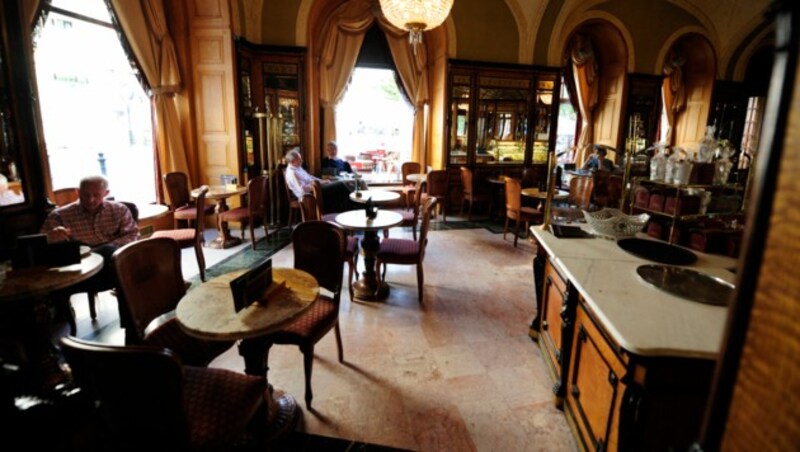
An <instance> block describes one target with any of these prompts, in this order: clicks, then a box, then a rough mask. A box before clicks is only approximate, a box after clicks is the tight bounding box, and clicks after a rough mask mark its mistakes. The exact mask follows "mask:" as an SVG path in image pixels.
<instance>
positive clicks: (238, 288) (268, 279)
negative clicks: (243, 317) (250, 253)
mask: <svg viewBox="0 0 800 452" xmlns="http://www.w3.org/2000/svg"><path fill="white" fill-rule="evenodd" d="M271 285H272V259H267V260H265V261H264V262H262V263H260V264H258V265H256V266H255V267H253V268H252V269H250V270H248V271H246V272H245V273H242V274H241V275H239V276H238V277H237V278H236V279H234V280H232V281H231V282H230V286H231V292H232V293H233V307H234V309H236V312H239V311H241V310H242V309H244V308H246V307H247V306H249V305H250V304H251V303H253V302H261V301H262V300H263V299H264V295H265V292H267V290H268V289H270V286H271Z"/></svg>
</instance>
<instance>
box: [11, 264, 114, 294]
mask: <svg viewBox="0 0 800 452" xmlns="http://www.w3.org/2000/svg"><path fill="white" fill-rule="evenodd" d="M102 268H103V256H101V255H99V254H97V253H89V254H86V255H84V256H83V258H82V259H81V261H80V262H79V263H77V264H72V265H66V266H63V267H53V268H47V267H30V268H21V269H18V270H11V271H9V272H7V273H6V278H5V280H3V281H0V300H2V302H8V301H17V300H24V299H28V298H32V297H37V296H42V295H47V294H49V293H51V292H53V291H56V290H59V289H64V288H66V287H69V286H72V285H74V284H77V283H79V282H81V281H84V280H86V279H89V278H90V277H92V276H94V275H95V274H97V273H98V272H100V269H102Z"/></svg>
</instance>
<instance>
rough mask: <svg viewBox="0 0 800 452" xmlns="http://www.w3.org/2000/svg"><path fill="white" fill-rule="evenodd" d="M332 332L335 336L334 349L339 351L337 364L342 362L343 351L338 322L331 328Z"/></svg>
mask: <svg viewBox="0 0 800 452" xmlns="http://www.w3.org/2000/svg"><path fill="white" fill-rule="evenodd" d="M333 332H334V333H335V334H336V348H337V349H338V350H339V362H340V363H343V362H344V349H343V348H342V332H341V330H339V322H338V321H337V322H336V325H334V326H333Z"/></svg>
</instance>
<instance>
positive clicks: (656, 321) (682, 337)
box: [530, 225, 736, 358]
mask: <svg viewBox="0 0 800 452" xmlns="http://www.w3.org/2000/svg"><path fill="white" fill-rule="evenodd" d="M583 227H587V228H588V226H585V225H584V226H583ZM530 230H531V233H533V235H534V236H535V237H536V241H537V242H538V243H539V244H541V245H542V246H544V248H545V250H546V251H547V254H548V255H549V256H550V258H551V261H552V262H553V265H554V266H555V267H556V268H557V269H558V270H559V271H560V272H561V274H562V275H564V277H566V278H567V279H569V280H570V281H572V283H573V284H574V285H575V287H576V289H577V290H578V293H579V294H580V295H581V297H582V298H583V299H584V300H585V302H586V305H587V307H588V309H589V310H590V312H591V313H592V314H593V315H594V316H595V318H597V319H598V320H599V321H600V322H601V324H602V325H603V328H604V329H605V330H606V331H607V332H608V333H609V334H610V335H611V338H612V339H613V340H614V341H615V342H616V343H617V344H619V345H620V346H621V347H622V348H623V349H625V350H627V351H629V352H631V353H635V354H637V355H641V356H679V357H695V358H716V357H717V356H718V354H719V352H720V350H721V346H722V335H723V332H724V329H725V322H726V318H727V314H728V310H727V308H726V307H722V306H712V305H708V304H701V303H696V302H692V301H688V300H685V299H683V298H680V297H677V296H675V295H671V294H669V293H667V292H664V291H661V290H659V289H656V288H655V287H653V286H651V285H650V284H648V283H647V282H645V281H644V280H643V279H642V278H640V277H639V276H638V274H637V273H636V269H637V268H638V267H639V266H640V265H645V264H652V263H653V262H650V261H648V260H645V259H641V258H639V257H636V256H634V255H632V254H629V253H627V252H626V251H624V250H622V249H621V248H619V247H618V246H617V245H616V242H615V241H614V240H608V239H602V238H594V239H585V238H584V239H558V238H556V237H555V236H554V235H553V234H552V233H550V232H549V231H544V230H542V228H541V226H533V227H531V228H530ZM639 237H641V238H648V237H647V236H645V235H643V234H642V235H640V236H639ZM693 252H694V253H695V254H696V255H697V257H698V259H697V262H695V263H694V264H692V265H690V266H686V268H691V269H693V270H696V271H700V272H703V273H706V274H708V275H711V276H714V277H718V278H720V279H722V280H724V281H727V282H730V283H734V282H735V275H734V274H733V273H731V272H730V271H729V270H728V269H730V268H733V267H734V266H735V265H736V260H735V259H732V258H730V257H725V256H718V255H712V254H705V253H700V252H696V251H693Z"/></svg>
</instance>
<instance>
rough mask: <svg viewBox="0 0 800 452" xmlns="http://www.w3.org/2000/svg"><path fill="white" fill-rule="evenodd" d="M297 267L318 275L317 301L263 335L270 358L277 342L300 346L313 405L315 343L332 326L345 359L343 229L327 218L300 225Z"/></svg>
mask: <svg viewBox="0 0 800 452" xmlns="http://www.w3.org/2000/svg"><path fill="white" fill-rule="evenodd" d="M292 245H293V247H294V268H296V269H298V270H303V271H305V272H308V273H309V274H311V275H312V276H313V277H314V278H316V280H317V283H318V284H319V286H320V288H323V289H326V290H327V291H328V292H330V294H331V295H327V294H325V293H324V292H321V293H320V295H319V298H317V301H316V302H314V304H313V305H312V306H311V307H310V308H309V309H307V310H306V311H304V312H303V313H302V314H301V315H300V317H298V318H297V319H295V320H294V321H293V322H292V323H291V324H289V325H288V326H286V327H284V328H282V329H281V330H279V331H276V332H274V333H271V334H269V335H266V336H263V338H262V339H260V340H263V341H264V343H265V346H266V352H265V355H264V360H265V361H267V358H268V356H269V349H270V348H271V347H272V345H274V344H288V345H297V346H298V347H299V348H300V351H301V352H302V353H303V368H304V371H305V380H306V397H305V399H306V407H307V408H311V400H312V399H313V397H314V394H313V392H312V391H311V372H312V370H313V365H314V345H315V344H316V343H317V342H319V340H320V339H322V338H323V337H324V336H325V334H327V333H328V331H330V330H331V329H333V330H334V332H335V334H336V347H337V349H338V352H339V362H344V353H343V352H342V335H341V332H340V331H339V301H340V299H341V292H342V275H343V272H344V263H343V260H344V251H345V236H344V230H343V229H342V228H341V227H339V226H337V225H335V224H333V223H328V222H327V221H306V222H303V223H300V224H299V225H297V227H296V228H295V229H294V232H293V233H292Z"/></svg>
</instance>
